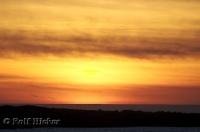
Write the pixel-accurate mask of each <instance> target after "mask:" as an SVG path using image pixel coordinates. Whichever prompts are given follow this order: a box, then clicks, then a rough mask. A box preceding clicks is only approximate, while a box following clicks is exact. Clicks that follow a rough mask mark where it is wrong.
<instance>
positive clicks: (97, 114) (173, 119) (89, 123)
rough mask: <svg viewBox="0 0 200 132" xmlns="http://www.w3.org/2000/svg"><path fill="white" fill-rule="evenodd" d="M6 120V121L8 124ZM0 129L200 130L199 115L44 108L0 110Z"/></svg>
mask: <svg viewBox="0 0 200 132" xmlns="http://www.w3.org/2000/svg"><path fill="white" fill-rule="evenodd" d="M13 118H19V119H24V118H25V119H26V118H31V119H32V118H42V119H46V118H50V119H59V120H60V121H59V122H58V124H56V125H55V124H53V125H52V124H48V125H45V124H41V125H34V124H32V123H29V124H23V123H22V124H20V125H19V124H12V119H13ZM8 119H9V120H8ZM0 121H1V122H0V128H33V127H34V128H35V127H134V126H166V127H169V126H176V127H200V113H180V112H163V111H160V112H142V111H132V110H123V111H103V110H75V109H64V108H45V107H39V106H29V105H26V106H1V107H0Z"/></svg>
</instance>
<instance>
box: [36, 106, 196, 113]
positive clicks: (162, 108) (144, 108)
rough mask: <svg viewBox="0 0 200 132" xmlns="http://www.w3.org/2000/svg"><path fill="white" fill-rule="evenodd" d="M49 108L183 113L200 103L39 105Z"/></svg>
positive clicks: (193, 109) (193, 111)
mask: <svg viewBox="0 0 200 132" xmlns="http://www.w3.org/2000/svg"><path fill="white" fill-rule="evenodd" d="M39 106H44V107H50V108H68V109H83V110H99V109H101V110H108V111H109V110H119V111H121V110H135V111H144V112H156V111H166V112H168V111H169V112H183V113H200V105H142V104H141V105H140V104H138V105H129V104H128V105H120V104H48V105H39Z"/></svg>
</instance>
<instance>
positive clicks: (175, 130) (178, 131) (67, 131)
mask: <svg viewBox="0 0 200 132" xmlns="http://www.w3.org/2000/svg"><path fill="white" fill-rule="evenodd" d="M1 132H200V127H188V128H186V127H130V128H34V129H15V130H8V129H7V130H1Z"/></svg>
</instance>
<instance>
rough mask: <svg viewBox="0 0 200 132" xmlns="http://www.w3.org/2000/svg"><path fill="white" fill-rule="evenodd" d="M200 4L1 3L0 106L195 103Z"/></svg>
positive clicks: (199, 86)
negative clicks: (5, 104)
mask: <svg viewBox="0 0 200 132" xmlns="http://www.w3.org/2000/svg"><path fill="white" fill-rule="evenodd" d="M199 14H200V1H198V0H167V1H166V0H100V1H95V0H44V1H41V0H1V1H0V103H31V104H35V103H37V104H38V103H42V104H44V103H48V104H50V103H76V104H85V103H86V104H99V103H100V104H109V103H114V104H116V103H120V104H200V97H199V95H200V37H199V36H200V15H199Z"/></svg>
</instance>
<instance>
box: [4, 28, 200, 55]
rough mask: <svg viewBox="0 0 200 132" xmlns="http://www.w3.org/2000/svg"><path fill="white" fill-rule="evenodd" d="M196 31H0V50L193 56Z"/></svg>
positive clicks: (197, 50) (198, 50) (197, 47)
mask: <svg viewBox="0 0 200 132" xmlns="http://www.w3.org/2000/svg"><path fill="white" fill-rule="evenodd" d="M199 33H200V31H196V32H195V33H193V34H192V35H191V34H190V36H189V37H184V38H182V37H180V36H176V37H167V36H158V35H157V36H150V37H149V36H146V37H145V36H144V37H142V36H129V35H120V36H114V35H106V36H95V35H85V34H81V35H80V34H79V35H68V36H63V35H61V36H56V35H54V34H43V35H40V34H34V35H33V34H31V33H26V32H25V33H24V32H14V33H13V32H3V31H2V32H1V34H0V54H1V57H9V56H11V55H15V54H21V55H31V56H35V55H47V54H51V55H55V56H60V55H76V54H77V55H84V54H86V53H87V54H88V53H89V54H91V55H93V54H94V55H95V54H100V55H105V54H111V55H118V56H125V57H133V58H154V57H193V56H197V57H198V56H199V55H200V43H199V42H200V39H199V38H198V37H197V36H198V35H200V34H199Z"/></svg>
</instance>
